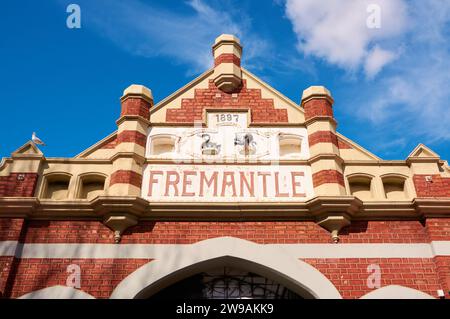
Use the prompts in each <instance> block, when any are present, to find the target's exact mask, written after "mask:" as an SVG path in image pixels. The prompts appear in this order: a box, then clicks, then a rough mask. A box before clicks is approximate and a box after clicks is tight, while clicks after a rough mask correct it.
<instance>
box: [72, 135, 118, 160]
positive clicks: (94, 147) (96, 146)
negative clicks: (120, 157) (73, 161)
mask: <svg viewBox="0 0 450 319" xmlns="http://www.w3.org/2000/svg"><path fill="white" fill-rule="evenodd" d="M116 136H117V131H114V132H113V133H111V134H109V135H108V136H107V137H105V138H103V139H102V140H100V141H98V142H97V143H95V144H94V145H92V146H90V147H89V148H87V149H86V150H84V151H83V152H81V153H80V154H78V155H76V156H75V158H83V157H86V156H89V155H90V154H92V153H93V152H95V151H96V150H98V149H99V148H100V146H101V145H103V144H105V143H107V142H109V141H110V140H112V139H113V138H115V137H116Z"/></svg>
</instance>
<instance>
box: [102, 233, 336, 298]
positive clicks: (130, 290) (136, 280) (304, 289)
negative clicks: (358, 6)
mask: <svg viewBox="0 0 450 319" xmlns="http://www.w3.org/2000/svg"><path fill="white" fill-rule="evenodd" d="M156 257H157V258H155V260H154V261H151V262H149V263H148V264H145V265H143V266H142V267H140V268H139V269H137V270H136V271H134V272H133V273H131V274H130V275H129V276H128V277H126V278H125V279H124V280H123V281H122V282H120V283H119V284H118V285H117V287H116V288H115V289H114V291H113V293H112V295H111V297H110V298H111V299H132V298H150V297H152V296H154V295H156V294H157V293H159V292H161V291H162V290H164V289H166V288H168V287H170V286H172V285H174V284H176V283H178V282H180V281H182V280H184V279H186V278H189V277H192V276H195V275H197V274H200V273H204V272H208V271H209V270H211V269H218V268H222V267H231V268H235V269H238V270H241V271H250V272H252V273H253V274H256V275H259V276H261V277H264V278H267V279H270V280H273V281H274V282H276V283H277V284H280V285H281V286H283V287H286V288H287V289H289V290H290V291H292V292H294V293H295V294H297V295H298V296H300V297H302V298H308V299H313V298H318V299H341V298H342V296H341V295H340V293H339V291H338V290H337V289H336V287H335V286H334V285H333V284H332V283H331V281H330V280H328V278H326V277H325V276H324V275H323V274H322V273H321V272H320V271H319V270H317V269H316V268H314V267H312V266H311V265H309V264H307V263H306V262H304V261H302V260H300V259H298V258H295V257H294V256H291V255H289V254H287V253H286V252H285V251H284V250H283V249H282V247H281V248H280V247H278V246H270V245H260V244H256V243H252V242H249V241H246V240H242V239H239V238H234V237H220V238H213V239H208V240H205V241H201V242H198V243H195V244H192V245H180V246H178V247H172V250H171V251H170V253H165V252H163V251H161V253H160V254H159V255H158V256H156Z"/></svg>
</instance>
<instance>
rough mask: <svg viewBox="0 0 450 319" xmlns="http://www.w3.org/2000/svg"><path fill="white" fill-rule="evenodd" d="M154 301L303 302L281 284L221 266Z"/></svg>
mask: <svg viewBox="0 0 450 319" xmlns="http://www.w3.org/2000/svg"><path fill="white" fill-rule="evenodd" d="M151 299H161V300H167V299H302V297H301V296H299V295H298V294H296V293H295V292H293V291H292V290H290V289H288V288H286V287H285V286H283V285H282V284H280V283H278V282H276V281H275V280H272V279H269V278H267V277H264V276H261V275H258V274H255V273H253V272H251V271H247V270H242V269H238V268H234V267H219V268H214V269H210V270H207V271H205V272H201V273H198V274H196V275H193V276H191V277H188V278H185V279H183V280H181V281H179V282H177V283H175V284H173V285H171V286H169V287H167V288H165V289H162V290H161V291H159V292H157V293H156V294H154V295H153V296H152V297H151Z"/></svg>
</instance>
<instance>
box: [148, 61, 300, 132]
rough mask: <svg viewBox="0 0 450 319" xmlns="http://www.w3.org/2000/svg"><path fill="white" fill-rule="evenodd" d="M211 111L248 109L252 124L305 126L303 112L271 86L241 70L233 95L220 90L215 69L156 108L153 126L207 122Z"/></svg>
mask: <svg viewBox="0 0 450 319" xmlns="http://www.w3.org/2000/svg"><path fill="white" fill-rule="evenodd" d="M211 109H233V110H241V109H248V110H250V112H251V124H250V125H252V124H253V125H257V124H283V125H288V124H303V123H304V120H305V119H304V113H303V109H302V108H301V107H300V106H299V105H297V104H295V103H294V102H292V101H291V100H290V99H288V98H287V97H285V96H283V95H282V94H281V93H279V92H278V91H276V90H275V89H273V88H271V87H270V86H269V85H268V84H266V83H264V82H263V81H262V80H260V79H258V78H257V77H256V76H254V75H252V74H251V73H250V72H248V71H246V70H245V69H243V68H242V86H241V87H240V88H239V89H238V90H237V91H235V92H233V93H227V92H224V91H222V90H220V89H219V88H217V86H216V85H215V83H214V80H213V70H209V71H207V72H205V73H204V74H203V75H201V76H200V77H198V78H197V79H195V80H194V81H192V82H191V83H189V84H187V85H186V86H185V87H183V88H182V89H180V90H179V91H177V92H175V93H174V94H173V95H171V96H169V97H168V98H166V99H164V100H163V101H161V102H160V103H158V104H157V105H155V106H154V108H153V109H152V110H151V115H150V121H151V122H152V124H158V123H160V124H163V123H180V124H193V123H194V122H198V121H202V122H205V113H206V112H205V111H206V110H211Z"/></svg>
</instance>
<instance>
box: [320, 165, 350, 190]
mask: <svg viewBox="0 0 450 319" xmlns="http://www.w3.org/2000/svg"><path fill="white" fill-rule="evenodd" d="M312 178H313V184H314V187H318V186H320V185H323V184H329V183H336V184H339V185H342V186H345V182H344V175H342V173H340V172H338V171H336V170H332V169H329V170H323V171H320V172H317V173H314V174H313V176H312Z"/></svg>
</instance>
